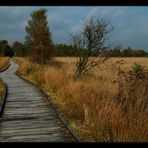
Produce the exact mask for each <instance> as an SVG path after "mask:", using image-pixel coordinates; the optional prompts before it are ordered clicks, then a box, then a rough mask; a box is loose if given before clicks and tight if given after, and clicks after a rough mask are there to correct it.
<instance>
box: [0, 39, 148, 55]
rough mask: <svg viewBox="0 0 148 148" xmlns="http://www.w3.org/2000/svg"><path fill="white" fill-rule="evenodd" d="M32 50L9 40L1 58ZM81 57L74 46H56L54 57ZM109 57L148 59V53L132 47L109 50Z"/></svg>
mask: <svg viewBox="0 0 148 148" xmlns="http://www.w3.org/2000/svg"><path fill="white" fill-rule="evenodd" d="M30 52H31V50H30V49H29V47H28V46H27V45H26V44H24V43H21V42H18V41H14V42H13V44H12V46H10V45H9V44H8V41H7V40H0V56H13V55H14V56H30ZM78 55H79V50H78V49H76V48H74V47H73V46H72V45H67V44H56V45H55V48H54V56H58V57H65V56H69V57H75V56H78ZM108 56H109V57H148V52H146V51H145V50H142V49H141V50H134V49H132V48H131V47H128V48H127V49H121V48H117V47H115V48H111V49H108Z"/></svg>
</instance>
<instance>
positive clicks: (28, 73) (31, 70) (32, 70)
mask: <svg viewBox="0 0 148 148" xmlns="http://www.w3.org/2000/svg"><path fill="white" fill-rule="evenodd" d="M37 70H38V68H36V67H34V66H32V65H27V66H26V74H27V76H28V75H30V74H31V73H33V72H35V71H37Z"/></svg>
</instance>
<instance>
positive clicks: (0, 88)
mask: <svg viewBox="0 0 148 148" xmlns="http://www.w3.org/2000/svg"><path fill="white" fill-rule="evenodd" d="M7 64H8V57H0V70H3V69H4V68H5V67H6V66H7ZM3 93H4V84H3V82H2V80H1V79H0V105H1V103H2V95H3Z"/></svg>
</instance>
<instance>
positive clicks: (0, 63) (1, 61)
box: [0, 57, 8, 70]
mask: <svg viewBox="0 0 148 148" xmlns="http://www.w3.org/2000/svg"><path fill="white" fill-rule="evenodd" d="M7 65H8V57H0V70H3V69H4V68H5V67H6V66H7Z"/></svg>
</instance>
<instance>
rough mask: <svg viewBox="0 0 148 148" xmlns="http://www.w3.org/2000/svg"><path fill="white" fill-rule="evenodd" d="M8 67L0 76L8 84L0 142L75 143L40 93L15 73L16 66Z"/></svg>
mask: <svg viewBox="0 0 148 148" xmlns="http://www.w3.org/2000/svg"><path fill="white" fill-rule="evenodd" d="M10 64H11V66H10V67H9V68H8V69H7V70H6V71H4V72H2V73H0V77H1V78H2V79H3V81H4V82H5V83H6V84H7V86H8V95H7V99H6V104H5V109H4V114H3V118H2V121H0V142H75V139H74V137H73V136H72V134H71V133H70V132H69V131H68V130H67V129H66V128H65V127H64V124H63V123H62V122H61V121H60V120H59V119H58V117H57V116H56V113H55V112H54V111H53V109H52V108H50V107H49V106H47V105H46V103H45V102H44V96H43V94H41V93H40V92H39V91H38V90H37V89H36V88H35V87H33V86H32V85H31V84H29V83H27V82H25V81H24V80H22V79H21V78H19V77H18V76H16V75H15V72H16V71H17V69H18V65H17V64H16V63H14V62H13V61H12V60H10Z"/></svg>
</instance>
